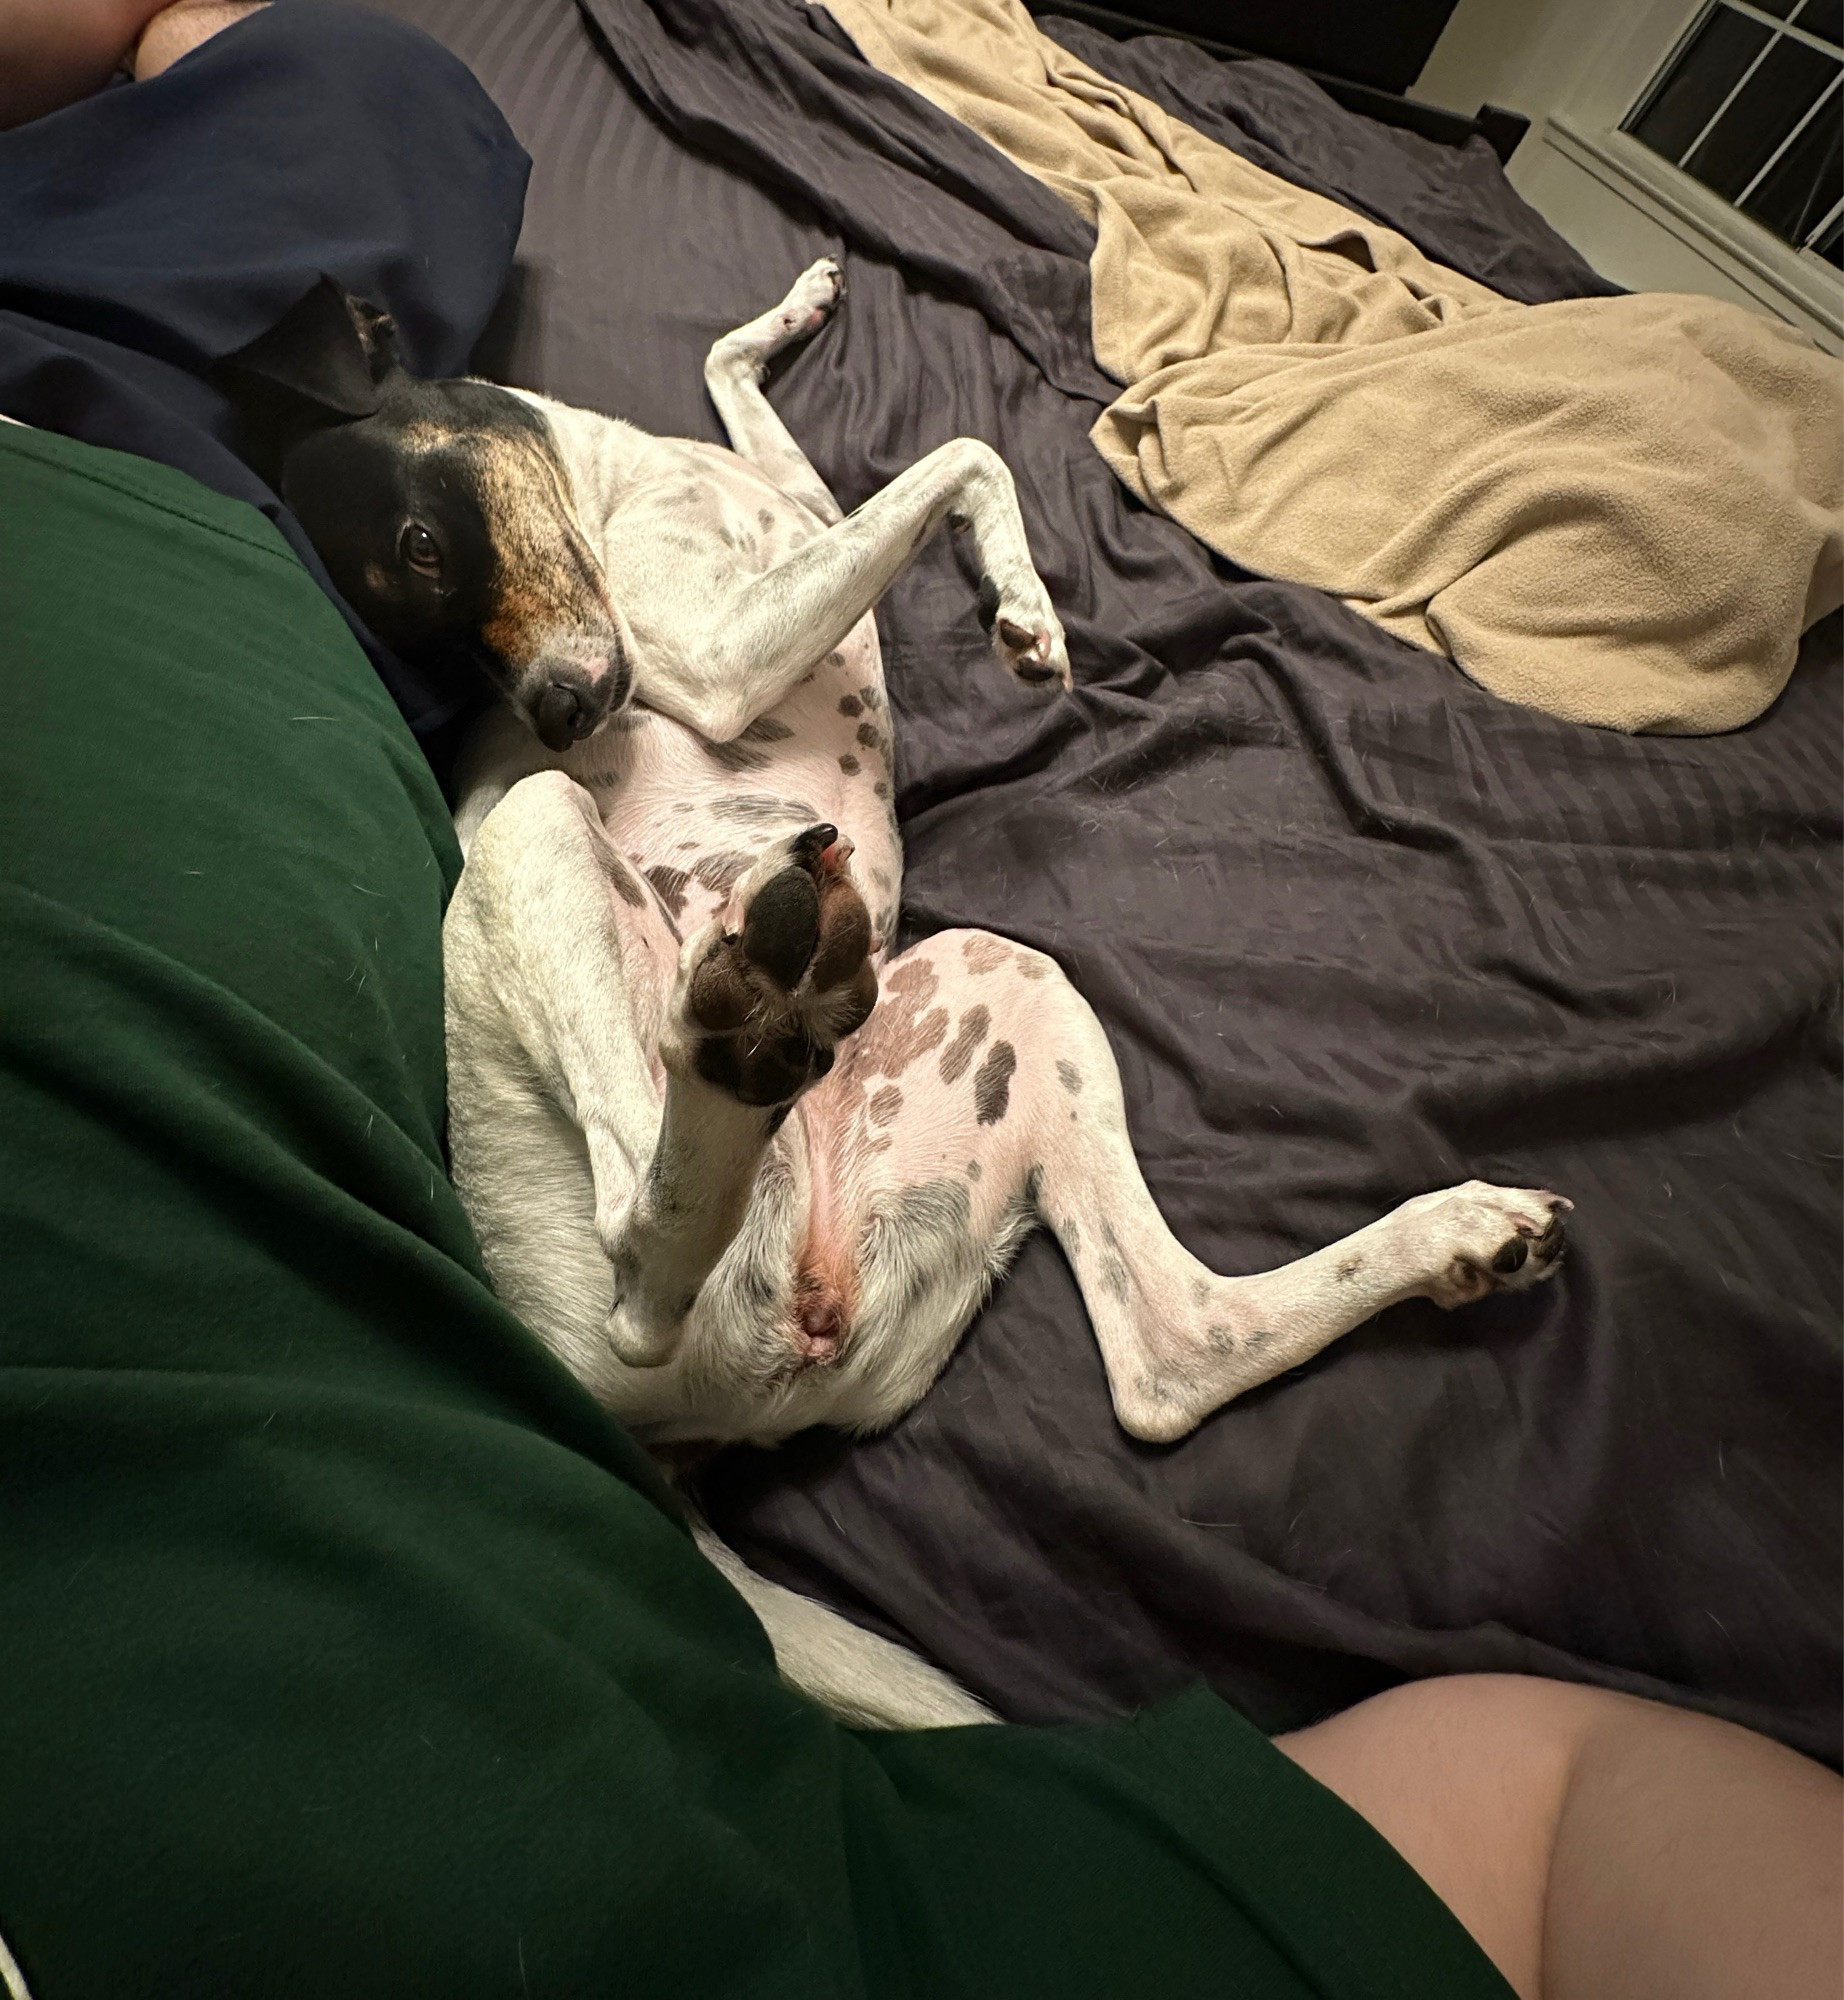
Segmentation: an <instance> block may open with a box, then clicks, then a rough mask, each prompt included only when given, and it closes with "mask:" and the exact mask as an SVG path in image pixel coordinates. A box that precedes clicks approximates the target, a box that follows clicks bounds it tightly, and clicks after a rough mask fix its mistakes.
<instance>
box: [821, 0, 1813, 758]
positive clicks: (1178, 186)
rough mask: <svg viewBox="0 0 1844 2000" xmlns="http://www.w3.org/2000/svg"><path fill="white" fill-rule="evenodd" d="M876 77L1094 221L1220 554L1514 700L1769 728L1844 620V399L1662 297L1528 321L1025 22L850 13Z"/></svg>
mask: <svg viewBox="0 0 1844 2000" xmlns="http://www.w3.org/2000/svg"><path fill="white" fill-rule="evenodd" d="M829 11H830V12H831V13H832V14H833V15H834V16H835V17H836V18H837V20H838V21H839V22H840V23H841V24H842V25H843V26H844V27H845V28H846V29H847V30H848V31H849V33H850V34H851V36H852V38H853V40H854V41H855V42H856V43H857V44H858V45H859V47H860V48H861V49H862V50H863V52H864V54H865V56H866V57H867V58H868V59H869V60H870V61H872V62H874V63H875V64H876V65H877V67H878V68H879V69H880V70H882V71H884V72H886V73H887V74H889V75H892V76H895V77H899V78H901V79H902V80H903V81H904V82H906V83H908V84H910V85H911V86H912V87H913V88H914V89H916V90H918V91H920V92H922V93H923V94H924V95H925V96H926V97H928V98H929V99H930V101H931V102H933V103H935V104H937V105H939V106H940V107H941V108H942V109H943V110H945V111H948V112H950V113H952V114H953V115H954V116H956V117H958V118H961V119H964V120H965V121H966V122H967V123H968V124H969V125H970V126H972V127H973V129H974V130H975V131H977V132H979V133H980V134H982V135H983V136H984V137H985V138H987V139H989V140H990V141H991V142H992V143H993V144H994V145H995V146H997V147H998V148H999V149H1000V150H1001V151H1002V152H1004V153H1005V154H1006V156H1007V157H1008V158H1010V159H1012V160H1014V161H1016V162H1017V163H1018V165H1020V166H1021V167H1023V168H1025V169H1026V170H1027V171H1028V172H1029V173H1031V174H1032V175H1034V176H1035V177H1036V178H1038V179H1040V180H1042V181H1043V182H1044V183H1045V184H1046V185H1047V186H1049V187H1051V188H1054V189H1055V190H1056V192H1057V193H1058V194H1059V195H1061V196H1062V197H1063V198H1064V199H1065V200H1067V201H1068V202H1069V203H1070V204H1071V206H1072V207H1074V208H1075V209H1076V210H1077V211H1078V212H1079V213H1080V214H1082V215H1084V216H1086V217H1087V218H1089V219H1090V220H1091V221H1093V222H1094V224H1095V228H1096V237H1095V249H1094V253H1093V256H1092V258H1091V263H1090V269H1091V274H1092V278H1093V286H1094V289H1093V300H1092V317H1093V329H1094V342H1095V354H1096V358H1097V359H1098V360H1099V361H1100V362H1101V364H1102V365H1103V367H1105V368H1106V369H1107V371H1108V373H1109V374H1110V375H1112V376H1113V377H1114V378H1115V379H1116V380H1117V381H1118V382H1120V383H1121V384H1123V385H1124V386H1123V392H1122V394H1121V395H1120V397H1119V398H1118V399H1117V400H1116V401H1115V402H1114V403H1113V404H1112V405H1111V406H1110V407H1109V409H1108V410H1107V411H1106V412H1104V414H1103V415H1102V417H1101V419H1100V421H1099V422H1098V423H1097V424H1096V426H1095V429H1094V433H1093V435H1094V440H1095V445H1096V448H1097V449H1098V450H1099V451H1100V452H1101V454H1102V456H1103V457H1104V458H1106V459H1107V461H1108V463H1109V464H1110V465H1111V466H1113V468H1114V470H1115V471H1116V473H1118V474H1119V476H1120V477H1121V479H1122V480H1124V481H1125V482H1126V483H1127V484H1128V485H1129V486H1130V487H1132V489H1133V490H1134V491H1135V492H1136V493H1138V494H1139V495H1140V497H1141V498H1142V499H1143V500H1146V501H1147V502H1148V503H1150V504H1151V505H1154V506H1157V507H1159V508H1161V509H1163V510H1164V511H1165V512H1166V513H1169V514H1171V515H1172V516H1173V518H1174V519H1176V520H1179V521H1182V522H1183V523H1184V525H1185V526H1186V527H1188V528H1190V529H1191V530H1192V531H1193V532H1194V533H1196V534H1198V535H1200V536H1201V537H1202V538H1203V539H1204V540H1205V541H1207V542H1208V543H1209V544H1210V545H1211V547H1212V548H1214V549H1217V550H1218V551H1220V552H1221V553H1222V554H1224V555H1226V556H1229V557H1232V558H1233V559H1234V560H1236V561H1237V562H1240V563H1245V564H1247V565H1249V566H1250V567H1251V568H1254V569H1256V570H1259V571H1262V572H1264V573H1266V574H1268V575H1271V576H1284V577H1289V578H1294V579H1297V580H1298V581H1300V582H1303V583H1313V584H1317V585H1319V586H1320V587H1321V588H1322V589H1325V590H1329V591H1333V592H1335V593H1336V594H1337V595H1338V596H1340V597H1342V598H1344V599H1345V600H1346V602H1348V603H1350V604H1352V605H1353V606H1354V607H1355V608H1357V609H1358V610H1360V611H1362V612H1363V613H1364V614H1365V616H1367V617H1369V618H1373V619H1375V620H1376V621H1377V622H1378V623H1379V624H1381V625H1383V626H1384V627H1385V628H1386V629H1387V630H1389V631H1392V632H1394V633H1396V634H1397V635H1398V636H1399V637H1401V638H1404V639H1408V640H1410V641H1412V642H1413V643H1415V644H1417V645H1422V646H1427V647H1430V648H1431V649H1433V650H1435V651H1437V652H1443V653H1445V654H1447V655H1448V657H1449V658H1451V659H1452V660H1453V661H1454V662H1455V663H1456V664H1457V665H1459V666H1460V667H1462V668H1464V669H1465V671H1466V672H1467V673H1468V674H1469V675H1471V676H1472V678H1473V679H1475V680H1478V681H1480V682H1483V683H1484V685H1486V686H1487V687H1489V688H1491V689H1492V690H1493V691H1494V692H1495V693H1497V694H1500V695H1503V696H1505V697H1506V698H1507V699H1508V700H1513V701H1519V702H1523V703H1527V704H1528V705H1530V706H1531V707H1535V708H1542V709H1546V710H1548V711H1549V712H1550V713H1552V714H1555V715H1561V716H1565V717H1567V718H1569V719H1570V720H1572V721H1576V722H1592V723H1598V724H1600V725H1602V726H1604V727H1607V728H1614V729H1626V730H1653V729H1656V730H1668V731H1671V732H1674V733H1679V734H1687V735H1703V734H1709V733H1712V732H1715V731H1718V730H1724V729H1733V728H1736V727H1739V726H1740V725H1741V724H1742V723H1745V722H1751V721H1753V720H1754V718H1755V717H1756V716H1757V715H1759V714H1760V713H1761V711H1762V710H1763V709H1764V708H1765V707H1766V706H1767V704H1768V703H1769V702H1770V701H1772V699H1773V698H1774V696H1775V695H1777V694H1778V693H1779V692H1780V689H1781V688H1782V687H1783V686H1784V685H1785V683H1786V678H1787V676H1788V674H1790V673H1791V672H1792V668H1793V661H1794V659H1795V657H1796V655H1797V652H1798V645H1799V637H1800V634H1801V633H1802V632H1803V631H1804V630H1805V628H1806V627H1807V626H1808V625H1810V624H1812V623H1814V622H1816V620H1818V619H1819V618H1821V617H1823V616H1825V615H1826V614H1827V613H1829V612H1831V611H1833V610H1835V609H1836V608H1837V606H1838V603H1839V601H1840V597H1841V596H1844V393H1841V390H1844V382H1841V381H1840V376H1839V370H1838V366H1837V363H1836V362H1835V361H1834V360H1833V359H1832V357H1831V356H1829V355H1827V354H1824V353H1822V352H1821V351H1820V350H1819V349H1818V348H1817V347H1815V346H1814V345H1813V343H1812V342H1811V341H1810V340H1808V339H1807V338H1806V337H1805V336H1804V335H1803V334H1799V333H1796V332H1794V331H1793V330H1792V329H1790V328H1788V327H1785V326H1782V325H1780V324H1779V323H1778V322H1775V321H1771V320H1768V319H1765V318H1763V317H1762V316H1761V315H1759V314H1758V313H1753V312H1748V311H1745V310H1743V309H1742V308H1741V307H1739V306H1735V305H1731V304H1729V303H1728V302H1726V301H1723V300H1717V299H1706V298H1689V297H1678V296H1674V295H1671V294H1665V293H1647V294H1644V295H1633V296H1625V297H1618V298H1591V299H1576V300H1555V301H1552V302H1550V303H1548V304H1544V305H1540V306H1536V307H1527V306H1524V305H1523V304H1521V303H1520V302H1518V301H1516V300H1510V299H1505V298H1502V297H1500V296H1499V295H1498V294H1497V293H1496V292H1493V291H1492V290H1491V289H1490V288H1489V287H1487V286H1485V285H1482V284H1479V283H1477V282H1476V281H1472V280H1469V279H1468V278H1466V277H1465V276H1463V275H1462V274H1460V273H1457V272H1455V271H1453V270H1452V269H1450V268H1449V267H1447V266H1446V265H1443V264H1439V263H1436V262H1433V261H1431V260H1430V259H1429V258H1427V257H1425V256H1424V255H1423V254H1422V253H1421V251H1420V250H1419V249H1418V248H1417V247H1416V246H1415V245H1414V244H1413V243H1412V242H1410V241H1409V240H1408V239H1407V238H1406V237H1403V236H1401V235H1399V234H1397V233H1396V232H1395V231H1394V230H1391V229H1386V228H1383V227H1380V226H1378V225H1377V224H1376V223H1374V222H1372V221H1370V220H1369V219H1368V218H1367V217H1365V216H1364V215H1362V214H1359V213H1357V212H1356V211H1354V210H1352V209H1349V208H1346V207H1344V206H1342V205H1341V204H1339V203H1337V202H1333V201H1328V200H1327V199H1325V197H1324V196H1322V195H1319V194H1316V193H1313V192H1311V191H1308V190H1304V189H1301V188H1299V187H1296V186H1295V185H1294V184H1293V183H1292V182H1290V181H1287V180H1285V179H1283V178H1281V177H1279V176H1278V175H1275V174H1272V173H1269V172H1268V171H1266V170H1265V169H1264V168H1262V167H1260V166H1258V165H1256V164H1255V163H1254V162H1253V161H1252V160H1251V159H1249V158H1248V157H1247V156H1246V155H1244V154H1242V153H1238V152H1234V151H1232V150H1230V149H1229V148H1227V147H1224V146H1221V145H1218V144H1217V143H1216V142H1215V140H1213V139H1211V138H1209V137H1207V136H1205V135H1204V134H1202V133H1200V132H1198V131H1195V130H1194V129H1192V128H1191V127H1190V126H1189V125H1186V124H1184V123H1182V122H1180V121H1177V120H1174V119H1172V118H1170V117H1169V116H1168V115H1167V114H1166V112H1165V110H1164V109H1163V108H1162V106H1161V105H1159V104H1158V103H1156V102H1154V101H1153V100H1152V99H1150V98H1147V97H1143V96H1141V95H1140V94H1139V93H1137V92H1135V91H1132V90H1128V89H1125V88H1123V87H1122V86H1121V85H1119V84H1117V83H1116V82H1114V81H1113V80H1112V79H1111V78H1109V77H1107V76H1104V75H1102V74H1101V73H1100V72H1098V71H1096V70H1093V69H1091V68H1090V67H1089V66H1088V65H1087V64H1086V63H1083V62H1082V61H1080V60H1079V59H1077V58H1076V57H1074V56H1073V55H1071V54H1070V53H1069V52H1068V51H1067V50H1065V49H1064V48H1063V47H1062V46H1061V45H1060V44H1058V43H1057V42H1055V41H1053V40H1051V39H1050V38H1049V37H1047V36H1045V35H1043V34H1041V33H1039V31H1038V29H1037V27H1036V25H1035V24H1034V23H1033V22H1032V20H1031V18H1030V16H1029V15H1028V14H1027V13H1026V12H1025V10H1024V7H1023V5H1022V0H835V4H831V5H830V7H829Z"/></svg>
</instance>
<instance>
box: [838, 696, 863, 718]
mask: <svg viewBox="0 0 1844 2000" xmlns="http://www.w3.org/2000/svg"><path fill="white" fill-rule="evenodd" d="M839 713H840V714H841V715H862V714H863V713H864V703H863V702H861V701H860V700H859V699H858V697H857V696H856V695H855V694H842V695H840V697H839Z"/></svg>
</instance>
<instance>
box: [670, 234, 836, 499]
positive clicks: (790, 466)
mask: <svg viewBox="0 0 1844 2000" xmlns="http://www.w3.org/2000/svg"><path fill="white" fill-rule="evenodd" d="M844 291H845V278H844V275H843V274H842V273H841V271H840V269H839V267H838V265H837V264H836V263H834V262H833V260H832V259H831V258H830V257H822V258H821V259H820V260H819V262H818V263H817V264H810V265H809V266H808V267H807V269H806V270H804V271H803V272H801V274H800V276H799V277H798V278H796V279H795V281H794V284H793V288H792V289H791V290H790V291H789V293H788V295H787V297H786V298H784V299H783V300H782V301H781V303H780V304H779V305H778V306H775V307H773V308H772V309H771V310H770V311H768V312H765V313H763V314H761V315H760V316H759V317H758V318H756V319H752V320H751V321H750V322H749V323H748V325H747V326H739V327H738V328H737V329H736V330H735V331H734V332H733V333H726V334H725V335H724V337H723V338H722V339H721V340H720V341H718V342H717V343H716V345H715V346H714V347H713V348H712V349H711V351H710V353H709V354H708V355H706V356H705V361H704V386H705V387H706V388H707V389H708V390H709V391H710V392H711V401H712V402H713V403H715V404H716V405H717V414H718V415H719V416H720V417H721V418H722V419H723V426H724V429H725V430H726V431H727V432H728V433H729V436H730V444H731V447H732V449H733V450H734V451H735V452H736V454H737V456H738V457H739V458H746V459H748V461H749V462H750V464H751V465H754V466H756V467H757V468H759V469H760V470H761V471H763V472H765V473H766V474H767V475H768V476H769V478H770V479H772V480H773V481H774V482H775V484H776V485H777V486H779V487H780V488H781V490H782V492H783V493H785V494H786V495H787V496H788V497H789V499H791V500H798V501H799V502H800V503H801V505H802V506H803V507H806V508H807V509H809V510H810V511H811V512H812V513H814V514H816V515H817V516H818V517H819V519H820V520H822V521H824V522H825V523H826V525H827V526H828V527H831V526H832V525H833V523H834V522H836V521H839V520H841V519H842V518H843V515H842V513H841V510H840V507H839V503H838V501H836V500H835V499H834V498H833V497H832V494H831V493H830V492H829V491H828V490H827V487H826V483H825V481H824V480H823V479H821V477H820V476H819V474H818V473H817V472H815V471H814V469H813V467H812V466H811V465H809V464H808V462H807V455H806V453H805V452H803V451H802V450H801V448H800V446H799V445H797V444H796V443H795V442H794V439H793V437H792V435H791V434H790V432H789V430H788V427H787V426H786V425H785V424H784V423H783V422H782V421H781V419H780V417H778V416H777V415H776V414H775V410H774V406H773V405H772V404H771V403H770V402H769V400H768V398H767V397H766V396H765V395H763V393H762V374H763V371H764V370H765V369H766V368H767V366H768V364H769V361H770V360H771V359H772V358H773V357H774V356H775V355H776V354H779V353H780V352H781V350H782V349H783V348H784V347H791V346H792V345H793V344H794V343H795V342H796V341H800V340H807V339H810V338H811V337H812V336H813V335H814V334H816V333H818V332H819V330H820V328H821V327H823V326H824V325H825V324H826V322H827V321H828V320H829V319H830V318H831V317H832V314H833V308H834V307H835V306H836V305H837V304H838V303H839V300H840V298H841V297H842V296H843V295H844Z"/></svg>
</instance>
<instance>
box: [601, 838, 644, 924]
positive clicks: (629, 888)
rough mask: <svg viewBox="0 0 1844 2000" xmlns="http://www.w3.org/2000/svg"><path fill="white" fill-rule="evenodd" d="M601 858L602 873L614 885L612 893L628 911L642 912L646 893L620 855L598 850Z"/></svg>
mask: <svg viewBox="0 0 1844 2000" xmlns="http://www.w3.org/2000/svg"><path fill="white" fill-rule="evenodd" d="M598 852H599V854H600V855H601V857H602V872H603V874H605V875H606V876H607V877H608V879H609V881H610V882H611V883H612V884H613V885H614V891H615V894H616V895H617V896H619V897H620V898H621V900H622V901H623V902H624V903H626V904H627V905H628V907H629V908H630V909H635V910H644V909H645V908H646V907H647V897H646V891H645V890H644V889H642V888H641V886H640V884H639V883H638V882H637V881H636V880H635V879H634V871H633V869H631V868H630V867H629V866H628V865H627V863H626V862H625V861H623V860H622V858H621V857H620V855H618V854H614V853H611V852H610V851H609V850H608V849H607V848H601V847H599V848H598Z"/></svg>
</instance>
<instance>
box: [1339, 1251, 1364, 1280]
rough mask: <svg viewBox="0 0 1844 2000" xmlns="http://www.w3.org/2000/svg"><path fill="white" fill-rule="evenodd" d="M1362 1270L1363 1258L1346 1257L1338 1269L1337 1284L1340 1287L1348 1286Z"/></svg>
mask: <svg viewBox="0 0 1844 2000" xmlns="http://www.w3.org/2000/svg"><path fill="white" fill-rule="evenodd" d="M1363 1268H1364V1260H1363V1258H1361V1257H1347V1258H1346V1259H1345V1261H1344V1262H1343V1263H1342V1264H1340V1265H1339V1267H1338V1282H1339V1283H1340V1284H1341V1285H1348V1284H1349V1283H1350V1282H1351V1280H1352V1279H1353V1278H1355V1277H1356V1276H1357V1274H1358V1273H1359V1272H1360V1271H1361V1270H1362V1269H1363Z"/></svg>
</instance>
